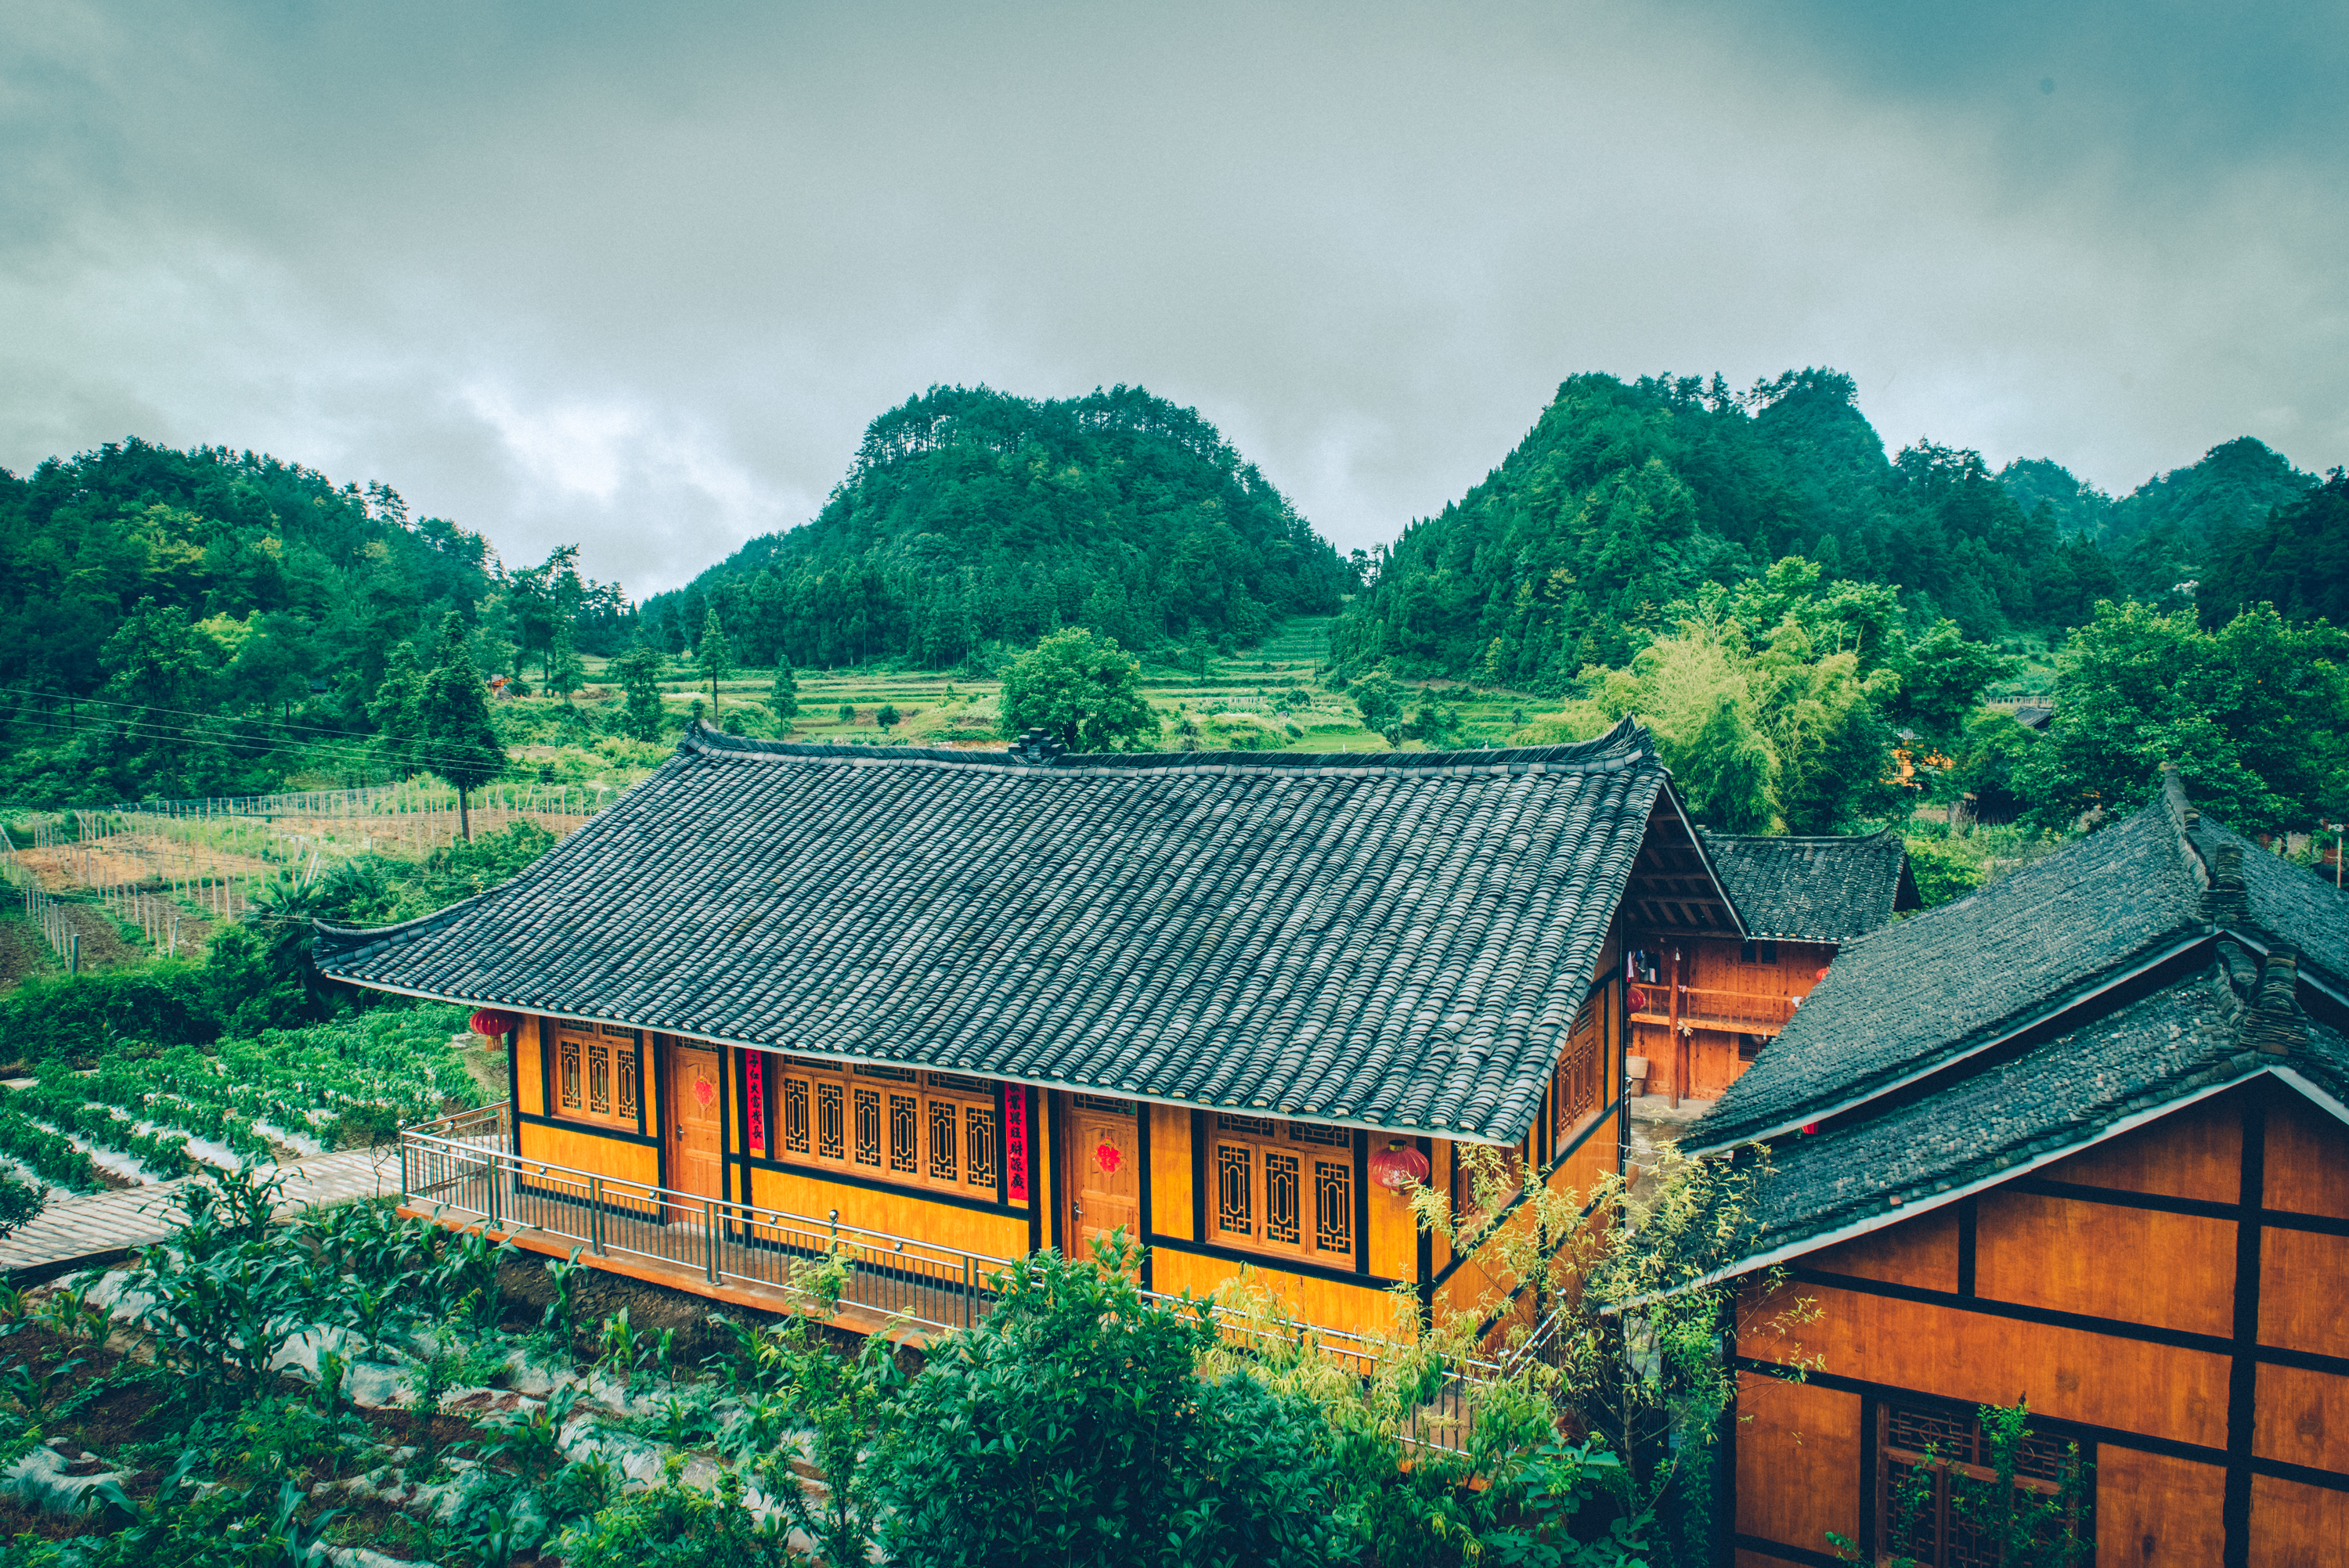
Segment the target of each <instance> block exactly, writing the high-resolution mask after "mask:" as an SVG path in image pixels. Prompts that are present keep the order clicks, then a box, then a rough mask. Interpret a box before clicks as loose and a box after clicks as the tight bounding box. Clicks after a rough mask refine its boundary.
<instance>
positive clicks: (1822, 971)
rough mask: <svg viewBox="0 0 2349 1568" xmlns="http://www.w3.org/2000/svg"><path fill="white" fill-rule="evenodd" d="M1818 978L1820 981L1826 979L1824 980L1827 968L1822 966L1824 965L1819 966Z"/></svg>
mask: <svg viewBox="0 0 2349 1568" xmlns="http://www.w3.org/2000/svg"><path fill="white" fill-rule="evenodd" d="M1818 977H1819V978H1820V979H1822V980H1824V979H1826V977H1827V967H1826V965H1824V964H1822V965H1819V974H1818Z"/></svg>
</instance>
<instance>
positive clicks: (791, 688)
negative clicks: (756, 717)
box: [767, 658, 800, 718]
mask: <svg viewBox="0 0 2349 1568" xmlns="http://www.w3.org/2000/svg"><path fill="white" fill-rule="evenodd" d="M767 706H768V707H771V708H772V709H773V710H774V714H775V717H777V718H797V717H799V716H800V683H799V678H798V677H797V676H794V675H792V661H791V660H789V659H782V658H779V659H777V660H776V661H775V679H774V683H773V684H772V685H771V686H769V687H768V688H767Z"/></svg>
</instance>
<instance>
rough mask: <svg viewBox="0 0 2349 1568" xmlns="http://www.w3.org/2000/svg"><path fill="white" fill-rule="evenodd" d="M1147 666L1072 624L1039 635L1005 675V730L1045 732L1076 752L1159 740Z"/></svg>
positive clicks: (1123, 748) (1007, 732) (1010, 735)
mask: <svg viewBox="0 0 2349 1568" xmlns="http://www.w3.org/2000/svg"><path fill="white" fill-rule="evenodd" d="M1141 676H1142V665H1141V662H1140V661H1139V660H1137V659H1135V658H1134V657H1133V655H1131V654H1128V653H1125V652H1123V651H1122V650H1121V649H1120V648H1119V647H1118V645H1117V644H1116V643H1115V642H1114V641H1112V639H1110V638H1108V637H1104V636H1102V634H1099V633H1098V632H1090V631H1087V630H1086V629H1085V628H1083V627H1082V626H1069V627H1064V628H1063V629H1061V630H1060V631H1058V632H1054V633H1052V634H1050V635H1048V636H1046V637H1044V638H1042V639H1040V641H1039V642H1038V643H1037V644H1036V645H1035V646H1034V647H1032V648H1030V649H1029V650H1028V651H1027V652H1026V653H1024V654H1022V655H1019V658H1017V659H1015V660H1014V661H1012V665H1011V668H1010V669H1009V670H1008V671H1006V672H1005V674H1004V676H1003V695H1002V698H1001V702H1002V709H1003V719H1002V733H1003V735H1004V736H1005V738H1018V737H1019V733H1020V732H1021V731H1022V730H1027V729H1047V730H1050V731H1051V732H1052V733H1053V734H1055V735H1057V736H1059V737H1060V738H1061V744H1063V745H1065V746H1066V747H1067V748H1069V749H1070V750H1071V751H1126V750H1139V749H1141V748H1142V746H1143V742H1145V741H1150V740H1155V739H1156V738H1158V716H1157V715H1156V714H1154V713H1153V712H1152V711H1151V708H1150V704H1149V701H1148V700H1147V699H1146V698H1144V697H1143V695H1142V688H1141Z"/></svg>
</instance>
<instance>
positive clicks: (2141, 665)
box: [2015, 603, 2349, 832]
mask: <svg viewBox="0 0 2349 1568" xmlns="http://www.w3.org/2000/svg"><path fill="white" fill-rule="evenodd" d="M2344 652H2349V632H2344V631H2343V630H2341V629H2338V628H2335V627H2333V626H2329V625H2325V624H2322V623H2319V624H2313V625H2293V624H2289V623H2287V622H2285V621H2284V620H2283V619H2282V617H2281V616H2279V615H2278V614H2276V612H2275V611H2274V610H2273V609H2272V608H2271V607H2269V606H2265V605H2261V606H2258V607H2255V608H2253V609H2250V610H2246V611H2244V612H2243V613H2242V614H2239V615H2237V616H2236V617H2235V618H2234V619H2233V620H2231V621H2229V622H2228V623H2227V624H2225V625H2223V626H2220V627H2219V628H2218V629H2216V630H2215V631H2213V630H2206V629H2205V628H2204V627H2202V626H2201V625H2200V624H2199V623H2198V622H2197V621H2196V619H2195V617H2194V616H2193V614H2191V613H2190V612H2186V611H2179V612H2178V613H2175V614H2159V613H2158V612H2157V611H2155V610H2153V609H2152V608H2150V607H2148V606H2147V605H2143V604H2136V603H2130V604H2119V605H2116V604H2109V603H2107V604H2103V605H2099V606H2098V607H2097V612H2096V618H2095V621H2093V622H2091V623H2090V624H2088V625H2086V626H2085V627H2083V628H2081V630H2080V631H2079V632H2078V634H2075V636H2074V637H2073V638H2072V640H2071V642H2070V643H2069V644H2067V645H2065V646H2064V651H2063V653H2062V654H2061V655H2058V656H2057V659H2056V686H2055V715H2054V718H2053V719H2052V720H2051V721H2050V722H2049V724H2048V727H2047V731H2046V734H2045V736H2044V738H2043V739H2042V740H2041V741H2040V742H2039V743H2038V744H2037V745H2036V746H2034V747H2033V748H2032V749H2031V751H2030V754H2029V756H2028V758H2027V759H2025V760H2024V761H2023V762H2022V763H2021V764H2020V765H2018V766H2017V768H2016V769H2015V779H2016V785H2017V788H2018V789H2019V790H2020V792H2021V793H2022V794H2023V796H2024V797H2025V798H2026V799H2028V800H2029V801H2030V802H2031V806H2032V812H2033V820H2036V821H2037V822H2039V823H2041V824H2043V825H2044V826H2046V827H2050V828H2053V829H2055V830H2064V828H2067V827H2068V826H2069V825H2070V823H2071V820H2073V818H2075V817H2076V816H2077V815H2078V814H2079V813H2081V812H2083V811H2085V810H2088V809H2089V808H2090V807H2092V806H2101V807H2103V808H2104V810H2106V812H2107V813H2108V814H2110V815H2112V816H2119V815H2122V814H2125V813H2127V812H2128V811H2130V810H2135V809H2136V808H2137V806H2139V805H2142V804H2143V803H2144V802H2145V801H2147V799H2151V798H2152V795H2153V793H2154V790H2155V789H2156V787H2157V785H2158V779H2159V772H2160V767H2161V764H2162V763H2163V762H2165V761H2173V762H2175V763H2177V764H2178V771H2179V773H2180V774H2181V775H2182V776H2183V778H2184V781H2185V784H2186V789H2187V792H2188V794H2189V795H2190V796H2191V797H2192V798H2193V799H2194V800H2195V802H2196V803H2197V804H2198V805H2199V806H2200V807H2201V808H2202V809H2203V810H2206V811H2208V812H2209V814H2211V815H2212V816H2215V817H2217V818H2219V819H2220V820H2222V821H2224V822H2226V823H2227V824H2228V825H2229V826H2230V827H2233V828H2235V829H2237V830H2240V831H2243V832H2251V831H2258V830H2281V829H2306V828H2308V827H2310V826H2312V825H2313V823H2314V822H2315V821H2316V820H2318V818H2319V816H2320V815H2323V816H2332V817H2336V818H2337V816H2338V814H2339V813H2340V812H2341V811H2342V810H2343V809H2344V806H2349V680H2344V674H2343V670H2342V661H2343V658H2344Z"/></svg>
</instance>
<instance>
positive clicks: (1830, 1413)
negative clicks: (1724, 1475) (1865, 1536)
mask: <svg viewBox="0 0 2349 1568" xmlns="http://www.w3.org/2000/svg"><path fill="white" fill-rule="evenodd" d="M1860 1437H1861V1435H1860V1430H1859V1396H1858V1395H1857V1394H1846V1393H1842V1392H1839V1391H1837V1390H1836V1389H1832V1388H1822V1387H1818V1386H1817V1385H1816V1384H1814V1383H1788V1382H1783V1381H1781V1380H1780V1379H1778V1378H1775V1377H1755V1376H1754V1375H1753V1374H1751V1373H1747V1374H1744V1375H1743V1376H1741V1377H1739V1378H1738V1380H1737V1529H1738V1531H1739V1532H1740V1533H1742V1534H1745V1535H1757V1536H1760V1537H1761V1538H1762V1539H1764V1540H1765V1541H1775V1542H1777V1543H1778V1544H1780V1545H1781V1546H1794V1547H1800V1548H1802V1549H1804V1550H1806V1551H1810V1552H1818V1553H1826V1552H1828V1551H1830V1548H1829V1547H1828V1545H1827V1532H1828V1531H1830V1530H1832V1531H1835V1532H1837V1533H1838V1534H1841V1535H1847V1536H1850V1537H1851V1538H1853V1539H1854V1540H1857V1539H1858V1536H1859V1511H1860V1506H1861V1501H1860V1496H1859V1476H1860Z"/></svg>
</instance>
